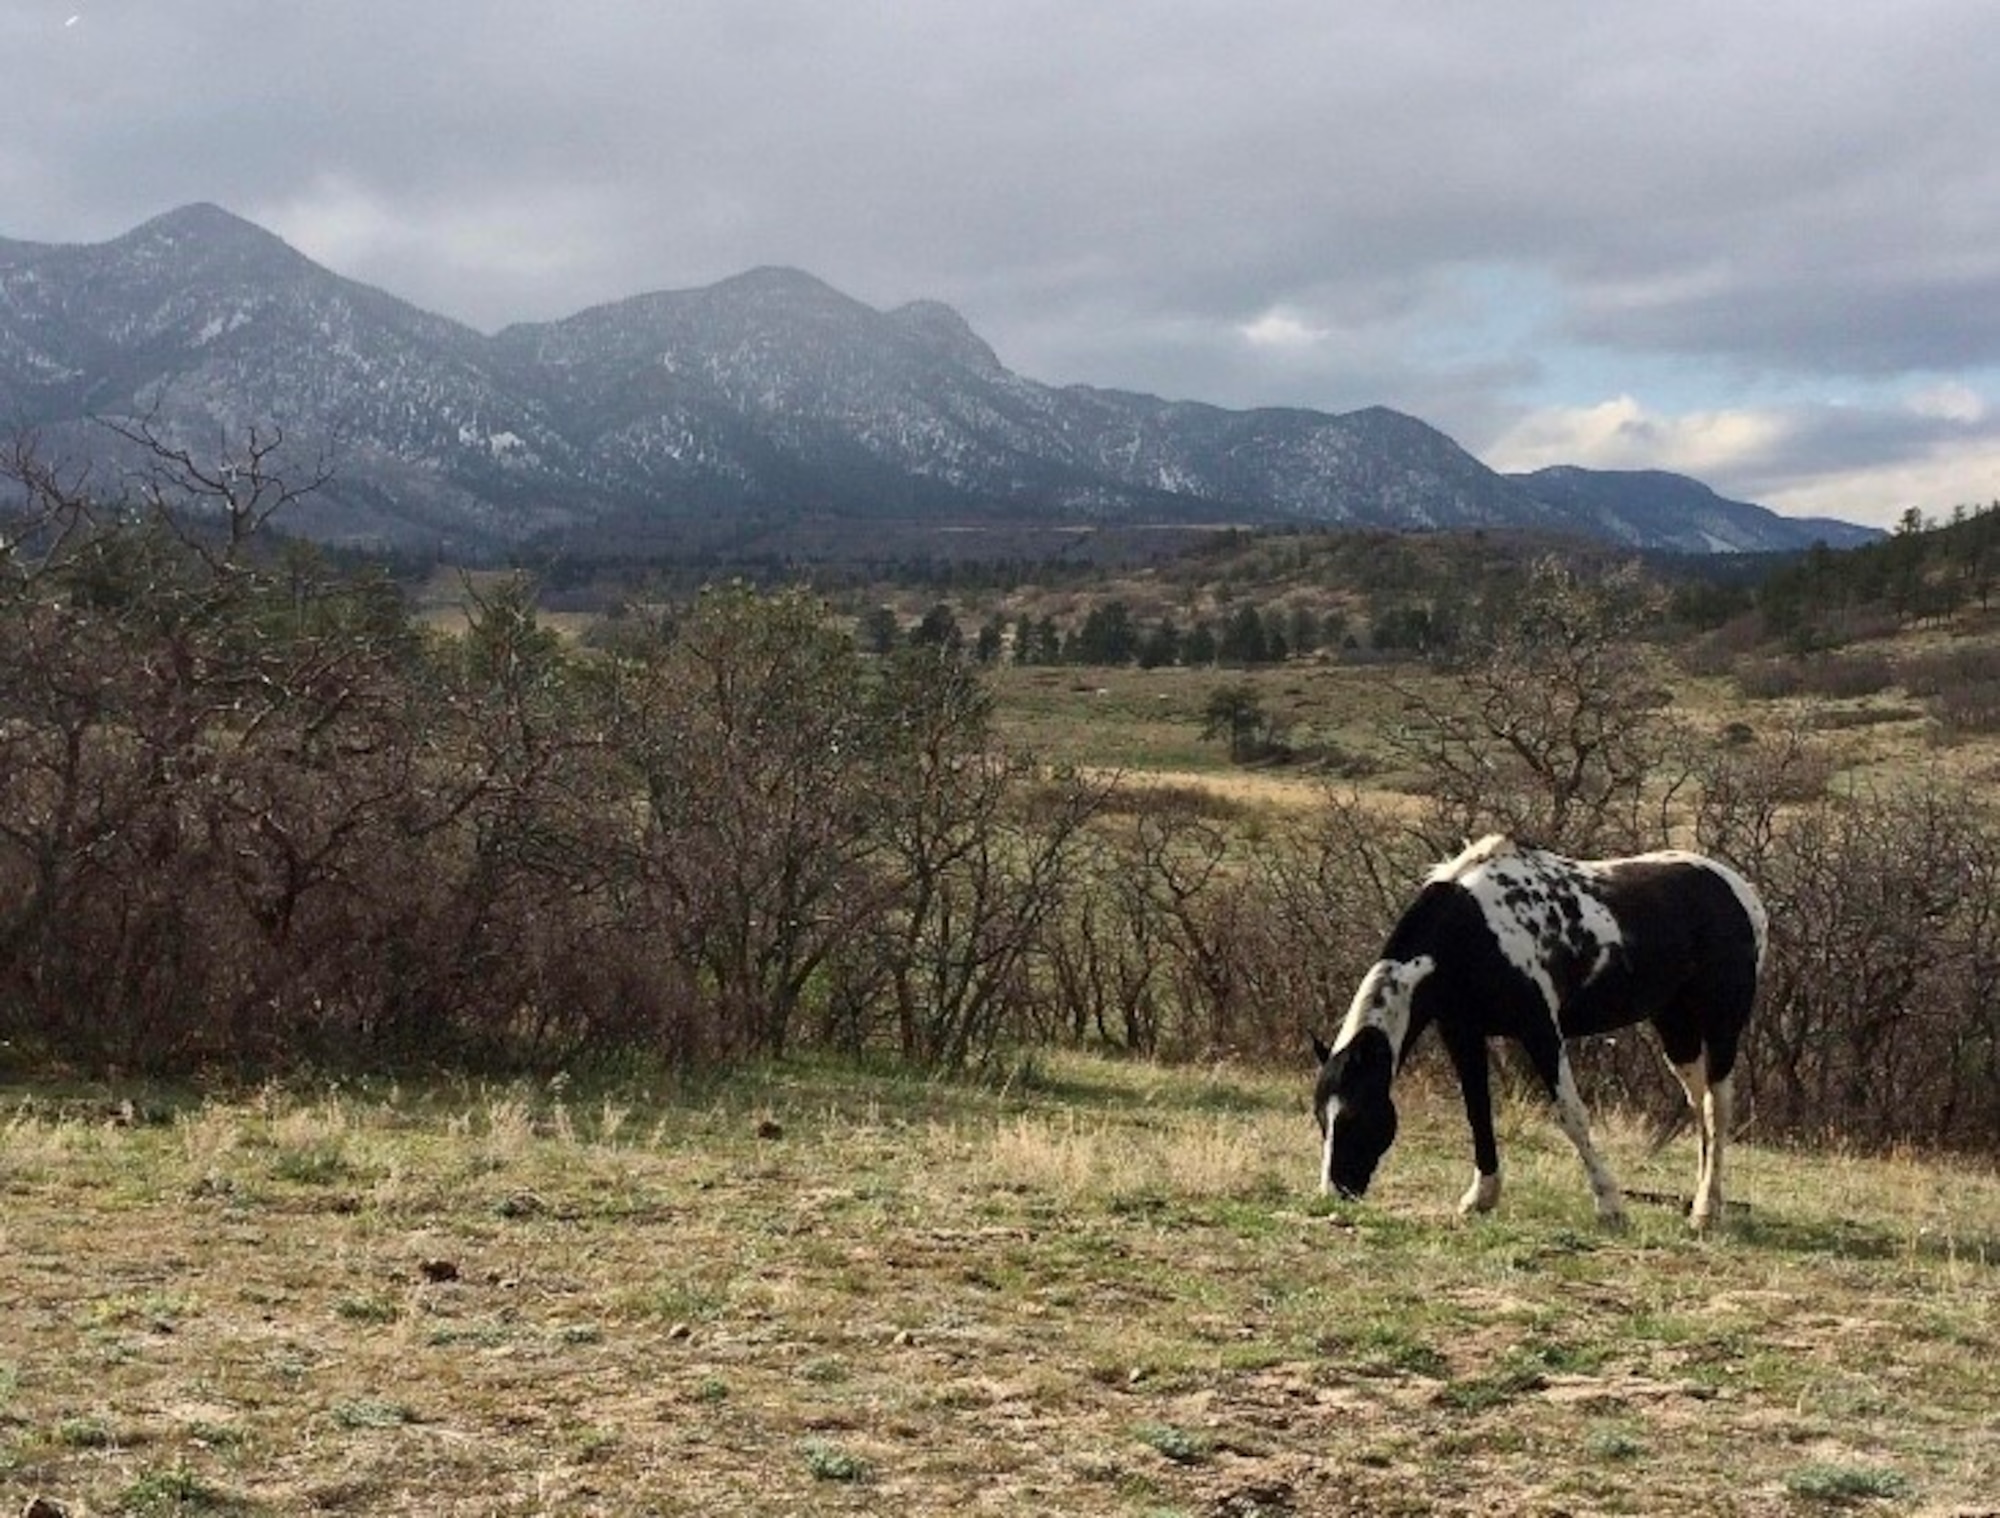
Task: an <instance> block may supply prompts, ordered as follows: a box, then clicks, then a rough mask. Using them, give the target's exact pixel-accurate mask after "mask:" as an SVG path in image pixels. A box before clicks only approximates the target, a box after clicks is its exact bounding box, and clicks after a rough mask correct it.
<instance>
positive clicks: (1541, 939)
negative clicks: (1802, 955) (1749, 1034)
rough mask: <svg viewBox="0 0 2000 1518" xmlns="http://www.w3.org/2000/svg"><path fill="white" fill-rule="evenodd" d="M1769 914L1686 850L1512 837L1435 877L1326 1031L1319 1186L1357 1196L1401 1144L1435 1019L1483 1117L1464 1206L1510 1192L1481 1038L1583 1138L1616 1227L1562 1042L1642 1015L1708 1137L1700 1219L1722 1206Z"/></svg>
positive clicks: (1475, 1122) (1722, 872) (1473, 1115)
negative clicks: (1508, 1050)
mask: <svg viewBox="0 0 2000 1518" xmlns="http://www.w3.org/2000/svg"><path fill="white" fill-rule="evenodd" d="M1768 926H1769V920H1768V918H1767V916H1766V914H1765V910H1764V905H1763V903H1762V901H1761V900H1759V898H1758V896H1757V892H1756V890H1755V889H1754V888H1753V887H1752V886H1751V884H1750V883H1749V882H1748V881H1747V880H1745V879H1744V878H1743V877H1742V876H1741V875H1739V874H1737V873H1736V871H1734V870H1732V869H1731V868H1730V867H1729V866H1728V865H1726V864H1723V863H1721V862H1720V861H1718V860H1714V859H1710V858H1706V857H1704V856H1702V855H1700V854H1695V853H1689V852H1687V851H1685V850H1680V849H1669V850H1662V851H1659V852H1655V853H1649V854H1638V855H1634V856H1631V857H1629V858H1622V859H1568V858H1565V857H1563V856H1562V855H1560V854H1554V853H1550V852H1549V851H1547V850H1546V849H1540V848H1536V847H1534V846H1533V845H1531V844H1528V843H1525V842H1522V841H1520V840H1518V839H1515V838H1511V837H1508V836H1505V835H1502V834H1494V835H1491V836H1489V837H1486V838H1482V839H1480V840H1479V841H1478V842H1477V843H1474V844H1471V845H1470V846H1468V847H1467V848H1466V849H1465V850H1464V852H1462V853H1461V854H1459V856H1458V857H1457V858H1456V859H1452V860H1449V861H1447V862H1446V863H1443V864H1441V865H1439V866H1437V868H1435V869H1434V870H1432V871H1431V872H1430V874H1429V876H1428V877H1426V879H1425V881H1424V884H1423V886H1422V888H1421V890H1420V891H1419V892H1418V894H1417V897H1416V899H1415V900H1414V901H1413V902H1411V904H1410V905H1409V907H1408V908H1407V909H1406V910H1405V911H1404V913H1403V915H1402V917H1401V918H1400V919H1399V920H1398V921H1397V923H1396V925H1395V927H1394V928H1393V929H1392V930H1391V931H1390V933H1389V937H1388V940H1387V942H1386V943H1385V944H1384V945H1383V948H1382V952H1381V955H1380V957H1379V958H1378V959H1377V960H1376V961H1375V963H1374V964H1373V965H1371V966H1370V967H1369V969H1368V971H1367V973H1366V974H1365V975H1363V976H1362V978H1361V984H1360V987H1359V989H1358V990H1357V991H1356V992H1355V994H1354V1001H1353V1005H1352V1006H1350V1007H1349V1009H1348V1012H1347V1018H1346V1021H1345V1022H1344V1023H1343V1024H1342V1025H1341V1027H1340V1030H1339V1032H1338V1034H1337V1035H1336V1037H1335V1038H1334V1041H1333V1045H1332V1047H1331V1048H1329V1047H1328V1046H1327V1045H1326V1044H1325V1043H1324V1042H1323V1041H1322V1040H1321V1039H1320V1037H1319V1035H1318V1034H1317V1033H1314V1034H1313V1035H1312V1046H1313V1052H1314V1054H1315V1055H1316V1056H1317V1057H1318V1060H1319V1080H1318V1084H1317V1087H1316V1089H1315V1091H1314V1094H1313V1113H1314V1116H1315V1117H1316V1118H1317V1119H1318V1122H1319V1127H1320V1133H1321V1136H1322V1150H1321V1166H1320V1174H1321V1185H1322V1188H1323V1189H1324V1190H1325V1191H1327V1192H1328V1193H1332V1194H1338V1195H1340V1196H1342V1197H1346V1198H1349V1199H1358V1198H1360V1197H1361V1196H1362V1195H1363V1194H1364V1193H1366V1191H1367V1190H1368V1183H1369V1181H1370V1180H1371V1179H1372V1178H1373V1177H1374V1174H1375V1169H1376V1166H1377V1165H1378V1164H1379V1163H1380V1162H1381V1159H1382V1156H1383V1155H1384V1154H1385V1153H1387V1151H1388V1149H1389V1146H1390V1145H1391V1144H1392V1143H1393V1142H1394V1141H1395V1138H1396V1105H1395V1102H1394V1100H1393V1098H1392V1096H1391V1087H1392V1085H1393V1083H1394V1081H1395V1077H1396V1073H1397V1071H1398V1070H1400V1069H1401V1068H1402V1065H1403V1062H1404V1060H1405V1059H1406V1058H1407V1057H1408V1056H1409V1053H1410V1050H1411V1047H1412V1046H1413V1045H1414V1044H1415V1043H1416V1041H1417V1039H1418V1038H1419V1036H1420V1035H1421V1034H1422V1033H1423V1032H1424V1030H1425V1029H1426V1028H1429V1027H1431V1026H1433V1025H1435V1026H1436V1028H1437V1030H1438V1034H1439V1037H1440V1038H1441V1039H1442V1040H1443V1042H1444V1046H1445V1052H1446V1053H1447V1054H1448V1055H1449V1056H1450V1059H1451V1064H1452V1068H1453V1070H1454V1071H1455V1073H1456V1074H1457V1076H1458V1082H1459V1086H1460V1089H1461V1091H1462V1093H1463V1095H1464V1098H1465V1115H1466V1119H1467V1121H1468V1122H1469V1123H1470V1124H1471V1127H1472V1153H1473V1164H1474V1170H1473V1178H1472V1184H1471V1186H1470V1187H1469V1188H1468V1189H1467V1191H1466V1193H1465V1195H1464V1197H1463V1198H1461V1199H1460V1201H1459V1204H1458V1210H1459V1212H1460V1214H1461V1215H1467V1214H1471V1213H1478V1212H1487V1211H1490V1210H1491V1209H1492V1208H1493V1207H1494V1206H1496V1205H1497V1204H1498V1202H1499V1200H1500V1151H1499V1146H1498V1144H1497V1143H1496V1142H1495V1140H1494V1136H1493V1100H1492V1093H1491V1090H1490V1088H1489V1085H1488V1078H1487V1043H1488V1040H1490V1039H1495V1038H1507V1039H1512V1040H1514V1041H1516V1042H1518V1043H1519V1044H1520V1045H1521V1046H1522V1047H1523V1048H1524V1049H1525V1050H1526V1052H1527V1055H1528V1059H1529V1061H1530V1062H1531V1063H1532V1065H1533V1066H1534V1069H1535V1073H1536V1075H1537V1076H1538V1077H1539V1078H1540V1080H1541V1083H1542V1085H1543V1086H1544V1087H1546V1089H1547V1091H1548V1094H1549V1097H1550V1098H1551V1100H1552V1101H1553V1102H1554V1104H1555V1114H1556V1121H1557V1123H1558V1124H1559V1125H1560V1126H1561V1128H1562V1131H1563V1133H1564V1134H1565V1135H1566V1136H1567V1137H1568V1138H1569V1141H1570V1142H1571V1143H1572V1144H1573V1145H1575V1146H1576V1152H1577V1155H1578V1157H1579V1158H1580V1159H1581V1160H1582V1161H1583V1168H1584V1173H1585V1174H1586V1175H1587V1176H1588V1177H1589V1180H1590V1189H1591V1193H1592V1195H1593V1196H1594V1198H1595V1200H1596V1206H1597V1215H1598V1217H1599V1218H1600V1219H1601V1220H1602V1221H1603V1222H1604V1223H1606V1224H1607V1225H1610V1226H1614V1227H1615V1226H1618V1225H1621V1224H1622V1223H1623V1222H1624V1220H1625V1209H1624V1194H1623V1192H1622V1191H1621V1190H1620V1189H1619V1185H1618V1182H1617V1180H1616V1179H1615V1178H1614V1177H1613V1176H1612V1174H1611V1171H1610V1169H1609V1168H1608V1167H1607V1166H1606V1165H1605V1163H1604V1161H1603V1159H1602V1157H1601V1156H1599V1154H1598V1152H1597V1150H1596V1147H1595V1146H1594V1145H1593V1144H1592V1143H1591V1139H1590V1119H1589V1115H1588V1114H1587V1113H1586V1112H1585V1111H1584V1106H1583V1100H1582V1098H1581V1097H1580V1096H1579V1095H1578V1094H1577V1088H1576V1080H1575V1077H1574V1076H1573V1075H1572V1073H1571V1070H1570V1061H1569V1054H1568V1051H1567V1049H1566V1048H1565V1044H1564V1041H1565V1040H1566V1039H1570V1038H1576V1037H1580V1036H1583V1035H1586V1034H1592V1033H1605V1032H1609V1031H1611V1030H1613V1029H1616V1028H1624V1027H1629V1026H1631V1025H1633V1024H1635V1023H1638V1022H1641V1021H1645V1022H1649V1023H1651V1024H1652V1026H1653V1028H1654V1030H1655V1031H1656V1032H1657V1033H1658V1035H1659V1040H1660V1045H1661V1048H1662V1050H1663V1052H1664V1053H1665V1055H1666V1058H1667V1062H1668V1064H1669V1065H1671V1066H1672V1067H1673V1070H1674V1073H1675V1074H1676V1075H1677V1076H1678V1077H1679V1078H1680V1083H1681V1086H1682V1089H1683V1090H1684V1091H1685V1092H1686V1093H1687V1100H1688V1105H1689V1106H1690V1107H1692V1108H1693V1109H1694V1115H1695V1120H1696V1128H1697V1131H1698V1135H1699V1152H1698V1164H1697V1169H1696V1174H1695V1189H1694V1199H1693V1202H1692V1204H1691V1206H1690V1208H1689V1213H1688V1216H1689V1221H1690V1222H1691V1223H1692V1224H1693V1226H1694V1227H1695V1228H1696V1229H1697V1230H1705V1229H1707V1228H1708V1227H1709V1225H1710V1224H1711V1222H1713V1221H1715V1220H1717V1219H1719V1218H1720V1216H1721V1211H1722V1150H1723V1145H1724V1142H1725V1140H1726V1139H1727V1137H1728V1134H1729V1125H1730V1108H1731V1101H1730V1077H1731V1073H1732V1071H1733V1070H1734V1069H1735V1065H1736V1054H1737V1049H1738V1046H1739V1045H1740V1043H1741V1042H1742V1039H1743V1036H1744V1032H1745V1030H1746V1028H1747V1027H1748V1025H1749V1021H1750V1009H1751V1004H1752V1003H1753V1002H1754V1001H1755V999H1756V995H1757V981H1758V976H1759V975H1760V973H1761V972H1762V969H1763V964H1764V949H1765V942H1766V938H1767V933H1768Z"/></svg>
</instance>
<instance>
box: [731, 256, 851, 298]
mask: <svg viewBox="0 0 2000 1518" xmlns="http://www.w3.org/2000/svg"><path fill="white" fill-rule="evenodd" d="M707 293H708V294H709V295H712V296H719V297H722V298H725V299H739V300H756V301H782V302H787V303H804V302H810V303H813V304H839V305H858V304H859V302H858V301H855V300H853V299H851V298H850V297H848V296H845V295H843V294H841V293H840V291H838V290H836V289H834V287H833V286H832V285H830V284H828V283H827V282H826V281H825V280H823V279H821V278H819V277H818V276H817V275H814V274H808V273H806V271H805V270H804V269H795V268H793V267H792V266H791V265H789V264H760V265H759V266H758V267H756V268H754V269H746V270H745V271H744V272H743V273H741V274H733V275H731V276H730V277H729V278H728V279H724V280H718V281H717V282H716V283H715V284H712V285H710V286H709V287H708V291H707Z"/></svg>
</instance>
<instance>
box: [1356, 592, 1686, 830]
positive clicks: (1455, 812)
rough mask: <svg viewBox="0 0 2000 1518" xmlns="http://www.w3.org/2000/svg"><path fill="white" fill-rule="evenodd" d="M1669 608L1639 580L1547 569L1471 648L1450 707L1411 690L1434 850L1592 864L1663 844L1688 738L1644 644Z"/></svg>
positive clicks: (1407, 732) (1659, 666) (1403, 736)
mask: <svg viewBox="0 0 2000 1518" xmlns="http://www.w3.org/2000/svg"><path fill="white" fill-rule="evenodd" d="M1660 602H1661V594H1660V592H1659V590H1658V588H1657V587H1655V586H1653V585H1651V584H1650V583H1649V582H1647V581H1646V580H1644V579H1643V578H1642V577H1641V576H1640V575H1639V574H1638V573H1637V571H1636V570H1633V569H1630V568H1624V569H1619V570H1616V571H1614V572H1612V573H1611V574H1608V575H1606V576H1604V577H1603V578H1601V579H1598V580H1585V579H1582V578H1580V577H1579V576H1578V575H1577V574H1576V573H1575V572H1574V571H1572V570H1571V569H1569V568H1568V567H1567V566H1566V565H1564V564H1562V563H1560V562H1559V561H1557V560H1554V559H1544V560H1541V561H1539V562H1538V563H1537V564H1536V565H1535V566H1534V568H1533V570H1532V572H1531V574H1530V576H1529V580H1528V583H1527V585H1526V586H1525V587H1524V588H1523V589H1522V591H1521V593H1520V595H1519V598H1518V599H1517V600H1516V601H1515V602H1513V603H1512V604H1511V605H1509V606H1507V607H1504V608H1501V609H1500V610H1499V611H1497V612H1496V613H1493V614H1490V615H1489V618H1488V625H1487V627H1486V629H1485V631H1484V632H1483V633H1482V634H1480V635H1479V636H1478V637H1477V638H1475V639H1471V640H1469V651H1468V653H1467V655H1466V656H1465V657H1464V658H1463V659H1462V660H1461V661H1460V662H1459V663H1458V664H1457V665H1456V666H1455V667H1454V668H1453V670H1452V674H1453V677H1454V680H1453V684H1454V689H1453V691H1452V692H1451V694H1450V695H1449V696H1447V697H1443V698H1433V697H1432V696H1431V695H1429V694H1427V693H1425V692H1424V691H1421V690H1410V691H1406V692H1405V693H1404V694H1405V700H1406V703H1407V706H1408V709H1409V710H1410V712H1411V714H1412V718H1413V720H1412V721H1411V723H1410V725H1409V726H1408V727H1407V728H1406V729H1404V730H1403V731H1401V732H1400V733H1398V734H1395V735H1393V736H1394V743H1395V747H1396V748H1397V750H1398V751H1399V754H1400V756H1401V759H1402V761H1403V762H1404V763H1405V764H1408V765H1411V766H1413V767H1415V768H1417V769H1419V770H1420V771H1421V772H1422V773H1424V774H1425V775H1426V777H1427V782H1428V793H1429V795H1430V796H1431V798H1432V803H1433V804H1432V808H1431V816H1430V819H1429V821H1428V823H1427V831H1428V833H1429V836H1430V839H1431V843H1432V846H1433V848H1435V849H1436V850H1438V851H1439V852H1440V853H1442V852H1444V851H1445V850H1447V849H1449V848H1451V847H1453V846H1455V845H1456V843H1457V842H1458V841H1460V840H1463V839H1465V838H1470V837H1478V836H1480V835H1481V834H1484V833H1488V832H1495V831H1499V832H1509V833H1514V834H1517V835H1520V836H1524V837H1528V838H1532V839H1534V840H1535V841H1536V842H1538V843H1541V844H1544V845H1547V846H1549V847H1553V848H1558V849H1562V850H1564V851H1566V852H1569V853H1573V854H1579V855H1591V854H1601V853H1611V852H1618V851H1624V850H1630V849H1634V848H1638V847H1642V846H1645V845H1647V844H1649V843H1654V842H1657V841H1660V840H1661V839H1662V838H1663V837H1664V836H1665V832H1666V813H1667V810H1668V808H1669V806H1670V804H1671V802H1672V799H1673V795H1674V793H1675V792H1676V791H1677V789H1678V788H1679V786H1680V784H1681V783H1682V781H1683V779H1684V775H1683V773H1682V771H1681V770H1680V768H1679V767H1678V766H1677V764H1676V763H1675V757H1676V754H1677V752H1678V750H1679V743H1680V740H1679V735H1678V733H1677V724H1675V723H1674V722H1673V721H1672V719H1671V718H1670V716H1669V714H1668V712H1667V710H1666V708H1667V705H1668V703H1669V701H1670V699H1671V698H1670V697H1669V696H1668V695H1667V694H1666V691H1665V688H1664V684H1663V672H1664V671H1663V661H1662V660H1661V659H1660V658H1659V656H1658V655H1657V654H1656V653H1655V652H1654V650H1652V649H1651V648H1650V647H1648V646H1647V645H1646V644H1644V643H1643V642H1642V641H1641V639H1640V636H1639V635H1640V633H1641V631H1642V630H1643V629H1644V628H1645V627H1647V626H1649V625H1650V624H1651V622H1652V620H1653V618H1654V617H1655V615H1656V613H1657V609H1658V607H1659V605H1660Z"/></svg>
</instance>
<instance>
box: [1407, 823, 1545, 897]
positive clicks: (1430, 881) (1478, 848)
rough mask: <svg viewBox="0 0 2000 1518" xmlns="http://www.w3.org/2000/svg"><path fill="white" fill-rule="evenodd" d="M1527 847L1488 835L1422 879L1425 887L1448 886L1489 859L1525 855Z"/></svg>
mask: <svg viewBox="0 0 2000 1518" xmlns="http://www.w3.org/2000/svg"><path fill="white" fill-rule="evenodd" d="M1528 848H1529V845H1527V844H1524V843H1522V842H1521V841H1520V840H1519V839H1517V838H1511V837H1509V836H1508V835H1507V834H1505V833H1488V834H1487V835H1486V836H1485V837H1484V838H1482V839H1480V840H1479V841H1478V842H1477V843H1469V844H1467V845H1466V846H1465V848H1464V850H1463V851H1461V852H1460V854H1459V856H1458V857H1457V858H1456V859H1447V860H1446V861H1445V862H1444V863H1443V864H1441V865H1439V866H1438V867H1437V868H1436V869H1434V870H1432V871H1431V872H1430V874H1429V875H1427V876H1425V877H1424V883H1425V884H1426V885H1450V884H1451V883H1452V882H1453V881H1455V880H1457V879H1458V878H1459V876H1461V875H1464V874H1466V873H1468V872H1469V871H1471V870H1472V869H1473V868H1474V867H1475V866H1478V865H1482V864H1485V863H1486V862H1487V861H1488V860H1489V859H1499V858H1501V857H1502V856H1504V855H1507V854H1520V853H1525V852H1526V851H1527V850H1528Z"/></svg>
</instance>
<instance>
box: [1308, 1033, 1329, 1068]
mask: <svg viewBox="0 0 2000 1518" xmlns="http://www.w3.org/2000/svg"><path fill="white" fill-rule="evenodd" d="M1307 1037H1309V1038H1311V1039H1312V1045H1313V1058H1314V1059H1316V1060H1318V1061H1319V1062H1320V1063H1321V1064H1322V1065H1323V1064H1325V1063H1326V1062H1327V1061H1328V1060H1330V1059H1332V1058H1333V1051H1332V1050H1331V1049H1329V1048H1327V1046H1326V1040H1325V1039H1323V1038H1321V1037H1320V1036H1319V1034H1317V1033H1309V1034H1308V1035H1307Z"/></svg>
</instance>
